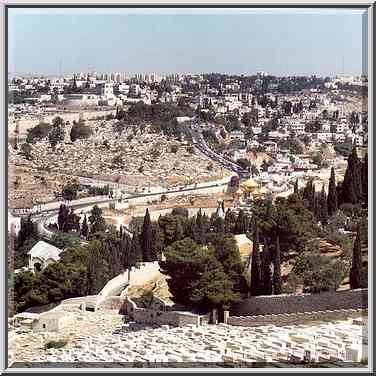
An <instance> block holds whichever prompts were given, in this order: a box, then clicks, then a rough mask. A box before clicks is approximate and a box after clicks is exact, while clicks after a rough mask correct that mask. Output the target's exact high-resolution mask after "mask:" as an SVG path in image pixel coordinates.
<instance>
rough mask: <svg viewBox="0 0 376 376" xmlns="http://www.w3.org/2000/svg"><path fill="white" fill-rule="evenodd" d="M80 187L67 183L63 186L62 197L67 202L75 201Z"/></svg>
mask: <svg viewBox="0 0 376 376" xmlns="http://www.w3.org/2000/svg"><path fill="white" fill-rule="evenodd" d="M78 189H79V186H78V184H76V183H67V184H66V185H64V186H63V189H62V192H61V193H62V196H63V198H64V199H65V200H69V201H71V200H75V199H76V198H77V192H78Z"/></svg>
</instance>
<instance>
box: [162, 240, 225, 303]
mask: <svg viewBox="0 0 376 376" xmlns="http://www.w3.org/2000/svg"><path fill="white" fill-rule="evenodd" d="M164 256H165V261H159V265H160V270H161V273H162V274H165V275H168V276H169V277H170V278H169V279H167V283H168V287H169V291H170V293H171V295H172V300H173V301H174V302H175V303H180V304H183V305H186V306H190V305H191V302H192V300H191V298H192V291H193V289H195V288H198V287H199V280H200V278H201V277H202V276H203V274H204V273H207V272H209V271H211V270H215V269H217V268H219V267H220V263H219V262H218V261H217V260H216V258H215V256H214V252H213V250H212V249H209V248H208V247H203V246H201V245H198V244H197V243H196V242H195V241H194V240H192V239H189V238H186V239H183V240H180V241H178V242H175V243H173V244H172V245H170V246H168V247H166V248H165V250H164Z"/></svg>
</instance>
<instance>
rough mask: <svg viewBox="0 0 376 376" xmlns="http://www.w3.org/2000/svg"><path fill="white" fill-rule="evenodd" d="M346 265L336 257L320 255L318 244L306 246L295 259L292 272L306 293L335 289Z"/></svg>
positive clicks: (339, 282) (341, 278)
mask: <svg viewBox="0 0 376 376" xmlns="http://www.w3.org/2000/svg"><path fill="white" fill-rule="evenodd" d="M345 272H346V265H345V264H344V263H343V262H342V261H341V260H338V259H334V260H333V259H331V258H330V257H327V256H325V255H322V254H321V253H320V251H319V249H318V244H317V245H316V244H314V245H311V246H309V247H307V249H306V251H305V252H303V253H302V254H301V255H300V256H299V257H298V258H297V260H296V262H295V265H294V268H293V270H292V274H293V275H296V276H297V277H298V281H299V283H300V284H302V285H303V290H304V292H306V293H314V294H315V293H320V292H324V291H335V290H337V288H338V287H339V285H340V284H341V282H342V280H343V278H344V276H345Z"/></svg>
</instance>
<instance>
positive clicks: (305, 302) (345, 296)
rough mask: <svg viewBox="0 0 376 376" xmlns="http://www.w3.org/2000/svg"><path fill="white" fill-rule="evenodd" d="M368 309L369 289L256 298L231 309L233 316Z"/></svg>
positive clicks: (244, 301) (246, 300)
mask: <svg viewBox="0 0 376 376" xmlns="http://www.w3.org/2000/svg"><path fill="white" fill-rule="evenodd" d="M367 307H368V289H357V290H346V291H337V292H326V293H321V294H301V295H270V296H255V297H252V298H248V299H245V300H243V301H242V302H241V303H239V304H237V305H234V307H233V308H232V309H231V315H232V316H255V315H263V314H264V315H265V314H281V313H297V312H315V311H328V310H332V311H333V310H339V309H357V308H367Z"/></svg>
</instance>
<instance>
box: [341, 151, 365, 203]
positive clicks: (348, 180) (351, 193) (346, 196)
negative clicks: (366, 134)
mask: <svg viewBox="0 0 376 376" xmlns="http://www.w3.org/2000/svg"><path fill="white" fill-rule="evenodd" d="M341 196H342V200H341V201H342V203H350V204H358V203H359V202H360V201H361V199H362V178H361V164H360V161H359V158H358V155H357V153H356V147H354V148H353V150H352V152H351V154H350V156H349V158H348V160H347V169H346V173H345V177H344V179H343V183H342V195H341Z"/></svg>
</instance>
